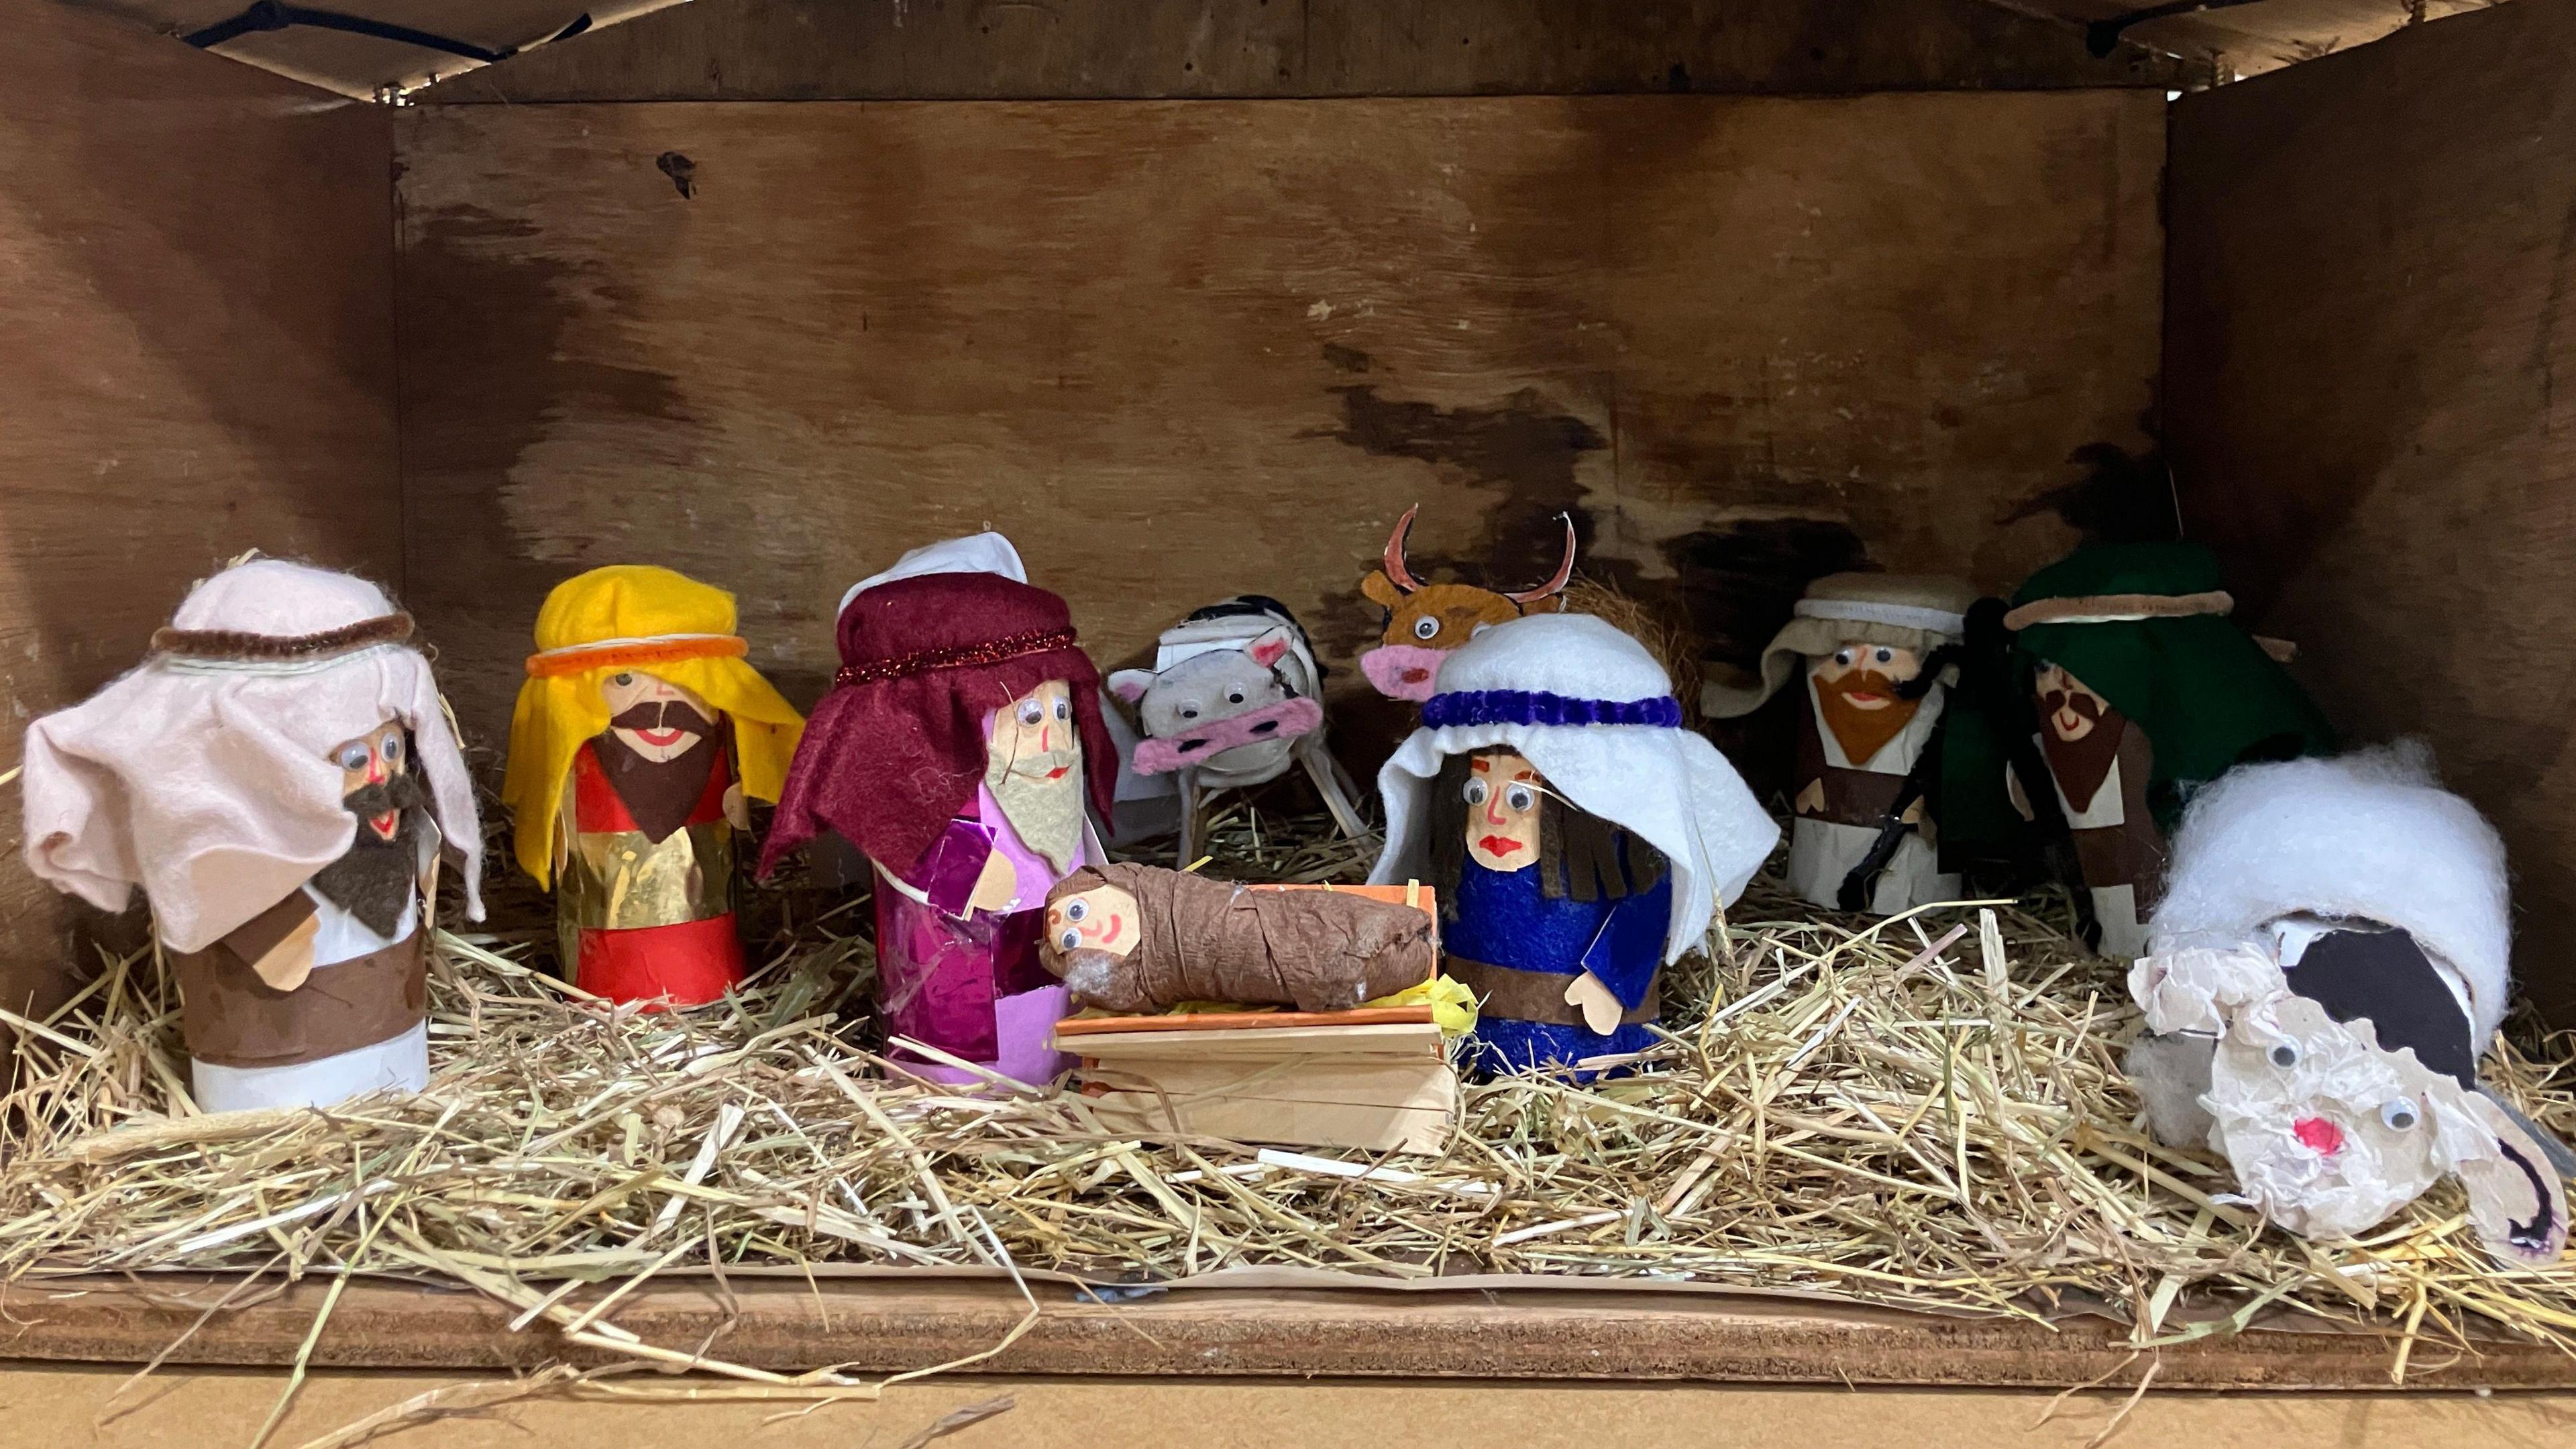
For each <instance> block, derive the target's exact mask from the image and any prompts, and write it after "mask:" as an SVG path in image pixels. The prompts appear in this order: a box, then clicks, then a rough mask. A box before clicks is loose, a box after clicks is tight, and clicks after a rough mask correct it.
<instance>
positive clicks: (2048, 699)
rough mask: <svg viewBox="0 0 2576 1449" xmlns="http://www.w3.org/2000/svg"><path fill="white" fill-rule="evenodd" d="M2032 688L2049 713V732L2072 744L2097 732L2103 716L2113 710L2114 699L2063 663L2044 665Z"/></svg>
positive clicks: (2042, 710)
mask: <svg viewBox="0 0 2576 1449" xmlns="http://www.w3.org/2000/svg"><path fill="white" fill-rule="evenodd" d="M2032 688H2033V690H2034V691H2035V692H2036V693H2037V694H2038V695H2039V707H2040V710H2041V712H2042V713H2044V714H2046V715H2047V716H2048V729H2049V732H2050V733H2051V734H2054V735H2056V736H2057V737H2058V738H2059V739H2061V740H2064V741H2065V742H2066V743H2068V744H2070V745H2071V744H2073V743H2075V742H2076V741H2077V740H2080V739H2082V738H2084V737H2085V736H2086V735H2089V734H2091V733H2093V727H2094V726H2095V725H2098V724H2100V723H2101V722H2102V716H2104V715H2106V714H2109V713H2111V701H2109V700H2107V699H2104V698H2103V697H2102V696H2100V695H2098V694H2096V693H2094V692H2093V691H2092V690H2091V689H2089V688H2087V687H2086V686H2085V684H2084V681H2082V680H2080V679H2077V678H2076V677H2075V676H2074V675H2072V674H2069V673H2067V672H2066V670H2065V668H2064V666H2062V665H2057V664H2043V665H2041V666H2040V667H2039V672H2038V674H2037V675H2036V676H2034V678H2033V681H2032Z"/></svg>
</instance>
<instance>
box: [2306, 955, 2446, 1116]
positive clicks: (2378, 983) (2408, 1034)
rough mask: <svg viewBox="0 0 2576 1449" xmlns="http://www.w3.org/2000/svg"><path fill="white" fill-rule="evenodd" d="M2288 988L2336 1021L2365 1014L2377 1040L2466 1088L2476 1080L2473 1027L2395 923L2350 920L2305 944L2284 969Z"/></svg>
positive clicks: (2363, 1017)
mask: <svg viewBox="0 0 2576 1449" xmlns="http://www.w3.org/2000/svg"><path fill="white" fill-rule="evenodd" d="M2289 979H2290V989H2291V990H2292V991H2295V992H2297V993H2299V994H2300V995H2301V996H2304V997H2306V998H2308V999H2309V1000H2311V1001H2314V1002H2315V1003H2317V1004H2318V1005H2319V1006H2322V1007H2324V1008H2325V1009H2326V1014H2327V1015H2329V1016H2331V1017H2333V1018H2334V1019H2335V1020H2337V1021H2342V1022H2351V1021H2367V1022H2369V1023H2370V1026H2371V1031H2372V1033H2373V1034H2374V1035H2375V1036H2377V1037H2378V1039H2379V1044H2380V1046H2381V1047H2383V1048H2385V1049H2387V1050H2389V1051H2396V1050H2397V1049H2399V1048H2401V1047H2406V1048H2411V1049H2413V1051H2414V1053H2415V1059H2416V1060H2417V1061H2419V1062H2422V1063H2423V1064H2424V1065H2425V1066H2426V1067H2427V1068H2429V1069H2431V1070H2433V1071H2436V1072H2440V1073H2442V1074H2443V1075H2444V1076H2447V1077H2450V1078H2451V1079H2453V1080H2454V1081H2457V1082H2458V1083H2459V1084H2460V1085H2461V1086H2463V1087H2475V1086H2476V1085H2477V1080H2478V1052H2477V1035H2476V1027H2475V1025H2474V1024H2473V1023H2472V1022H2471V1021H2470V1020H2469V1014H2468V1011H2467V1010H2466V1009H2465V1008H2463V1007H2462V1006H2461V1005H2460V999H2459V998H2458V997H2457V996H2454V995H2452V994H2451V988H2450V987H2449V986H2448V985H2447V984H2445V983H2444V982H2443V980H2442V973H2441V970H2440V968H2438V967H2436V966H2435V965H2434V964H2433V960H2432V958H2431V957H2430V956H2427V955H2426V954H2424V948H2423V947H2422V946H2421V945H2418V944H2417V943H2416V940H2415V937H2414V936H2413V935H2412V934H2411V933H2409V932H2406V931H2402V930H2399V929H2397V928H2396V927H2393V926H2390V927H2379V926H2376V925H2375V924H2374V925H2366V926H2355V927H2354V928H2352V929H2348V930H2334V931H2328V932H2326V933H2325V934H2323V935H2321V936H2319V937H2317V938H2316V939H2315V940H2313V941H2311V942H2309V943H2308V948H2307V950H2306V951H2305V952H2304V953H2302V954H2301V955H2300V956H2299V958H2298V960H2297V961H2296V962H2295V963H2293V964H2292V965H2291V966H2290V968H2289Z"/></svg>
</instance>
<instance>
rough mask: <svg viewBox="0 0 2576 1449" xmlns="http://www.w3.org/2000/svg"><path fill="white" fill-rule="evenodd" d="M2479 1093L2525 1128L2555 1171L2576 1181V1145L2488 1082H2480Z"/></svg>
mask: <svg viewBox="0 0 2576 1449" xmlns="http://www.w3.org/2000/svg"><path fill="white" fill-rule="evenodd" d="M2478 1095H2479V1096H2481V1097H2484V1098H2486V1099H2487V1101H2489V1102H2490V1103H2493V1104H2494V1106H2495V1109H2496V1110H2497V1111H2499V1112H2502V1113H2503V1114H2504V1115H2505V1117H2506V1119H2507V1120H2508V1121H2510V1122H2512V1123H2513V1125H2515V1126H2516V1127H2519V1128H2521V1129H2522V1130H2523V1134H2524V1135H2525V1136H2527V1137H2529V1138H2530V1139H2531V1140H2532V1142H2533V1143H2534V1144H2536V1145H2537V1146H2538V1147H2539V1148H2540V1155H2541V1156H2542V1157H2545V1158H2547V1159H2548V1160H2549V1166H2550V1168H2551V1170H2553V1171H2555V1172H2556V1173H2557V1174H2558V1175H2559V1176H2560V1177H2561V1178H2564V1179H2566V1180H2568V1181H2570V1182H2576V1147H2569V1146H2568V1145H2567V1144H2566V1143H2564V1142H2561V1141H2559V1140H2558V1139H2557V1138H2556V1137H2555V1136H2553V1135H2551V1134H2550V1133H2549V1132H2548V1131H2547V1130H2546V1129H2544V1128H2543V1127H2542V1126H2541V1125H2540V1124H2539V1123H2537V1122H2534V1121H2532V1120H2531V1119H2530V1118H2528V1117H2526V1116H2524V1115H2522V1113H2521V1111H2519V1110H2518V1109H2516V1108H2515V1106H2514V1105H2513V1104H2512V1103H2511V1102H2508V1101H2506V1100H2505V1099H2504V1098H2502V1097H2499V1096H2497V1095H2496V1094H2495V1093H2494V1092H2493V1091H2491V1090H2489V1089H2488V1087H2487V1086H2486V1084H2484V1083H2480V1084H2479V1085H2478Z"/></svg>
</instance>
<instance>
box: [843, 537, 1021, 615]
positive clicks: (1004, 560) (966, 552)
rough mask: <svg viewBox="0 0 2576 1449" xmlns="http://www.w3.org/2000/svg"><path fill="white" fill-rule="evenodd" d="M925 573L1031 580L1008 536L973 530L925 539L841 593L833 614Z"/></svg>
mask: <svg viewBox="0 0 2576 1449" xmlns="http://www.w3.org/2000/svg"><path fill="white" fill-rule="evenodd" d="M923 574H1000V575H1001V576H1002V577H1004V578H1006V579H1009V580H1010V581H1011V582H1012V583H1015V584H1025V583H1027V582H1028V581H1029V570H1028V566H1027V565H1026V564H1023V563H1021V562H1020V551H1019V550H1018V549H1016V548H1013V547H1012V546H1011V541H1010V540H1009V539H1007V538H1004V537H1002V536H1001V535H1000V534H998V533H994V532H991V531H989V530H987V531H986V532H983V533H970V534H968V535H966V536H965V537H964V538H943V539H941V540H940V541H939V542H937V543H925V544H923V545H922V546H921V547H919V548H916V549H913V550H912V551H911V552H909V553H906V554H905V555H904V556H903V557H901V558H899V559H896V560H895V561H894V567H893V568H890V569H887V570H886V571H885V572H883V573H879V574H870V575H868V576H867V577H866V578H863V579H861V580H859V581H858V582H857V583H855V584H852V585H850V587H849V591H848V592H847V593H844V594H842V595H841V602H840V605H839V607H838V608H836V609H834V610H833V611H832V612H833V617H834V618H838V617H840V610H841V609H846V608H848V607H850V600H852V599H855V598H857V597H858V596H859V595H861V594H864V593H866V592H867V591H868V590H870V589H873V588H875V587H876V586H877V585H879V584H890V583H893V582H894V581H895V580H897V579H915V578H919V577H921V576H922V575H923Z"/></svg>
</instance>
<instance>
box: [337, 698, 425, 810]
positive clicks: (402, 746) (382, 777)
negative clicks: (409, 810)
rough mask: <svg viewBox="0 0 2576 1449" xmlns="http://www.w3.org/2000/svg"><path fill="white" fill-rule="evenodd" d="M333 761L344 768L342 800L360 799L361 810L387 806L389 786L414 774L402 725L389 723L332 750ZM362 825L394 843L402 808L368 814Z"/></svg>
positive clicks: (394, 722)
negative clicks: (399, 776) (372, 805)
mask: <svg viewBox="0 0 2576 1449" xmlns="http://www.w3.org/2000/svg"><path fill="white" fill-rule="evenodd" d="M331 760H332V762H333V763H334V764H337V765H338V766H339V767H340V796H341V798H342V799H344V800H346V799H349V798H351V797H353V796H360V792H361V791H365V792H368V793H367V794H366V795H364V796H360V798H359V799H358V800H357V802H356V803H357V806H358V807H361V808H363V807H365V806H367V805H370V804H376V803H387V804H389V803H390V802H389V801H382V800H381V797H384V796H386V795H388V794H389V793H390V791H389V790H388V789H387V786H388V784H389V783H390V782H391V781H392V780H393V778H394V777H395V776H397V775H408V774H410V773H411V744H410V741H409V739H408V737H407V736H406V735H405V734H404V732H403V727H402V724H401V722H400V721H397V720H387V721H385V722H384V723H383V724H380V725H378V726H376V727H375V728H374V729H373V730H370V731H368V732H367V733H366V734H363V735H360V736H358V737H357V738H356V739H354V740H343V741H341V742H340V743H339V744H336V745H334V746H332V747H331ZM359 823H360V824H362V825H364V826H365V827H366V828H367V829H369V830H372V831H374V832H375V833H376V838H378V839H379V840H391V839H393V838H394V836H395V835H396V834H397V833H398V832H400V831H401V829H402V811H401V810H400V809H399V808H388V809H379V810H366V811H365V813H364V814H362V815H361V816H360V819H359Z"/></svg>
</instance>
